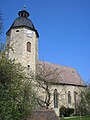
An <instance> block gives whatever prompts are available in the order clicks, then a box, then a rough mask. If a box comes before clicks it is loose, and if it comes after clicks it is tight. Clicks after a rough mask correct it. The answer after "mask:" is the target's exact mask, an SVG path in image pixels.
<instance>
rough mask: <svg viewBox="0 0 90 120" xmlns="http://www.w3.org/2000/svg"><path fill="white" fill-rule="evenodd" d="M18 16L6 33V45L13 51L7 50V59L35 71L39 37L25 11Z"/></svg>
mask: <svg viewBox="0 0 90 120" xmlns="http://www.w3.org/2000/svg"><path fill="white" fill-rule="evenodd" d="M18 15H19V17H18V18H16V19H15V21H14V22H13V24H12V25H11V27H10V29H9V30H8V31H7V33H6V36H7V44H6V45H7V47H8V46H11V47H12V49H13V51H12V50H11V49H10V50H9V52H8V58H9V59H15V60H16V62H18V63H21V64H22V65H23V66H24V67H27V68H28V69H31V70H32V71H35V70H36V62H37V60H38V38H39V35H38V32H37V30H36V29H35V27H34V25H33V23H32V21H31V20H30V19H29V18H28V17H29V13H28V12H27V11H26V10H25V9H24V10H22V11H19V13H18Z"/></svg>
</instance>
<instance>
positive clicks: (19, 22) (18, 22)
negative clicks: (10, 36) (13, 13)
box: [6, 10, 39, 37]
mask: <svg viewBox="0 0 90 120" xmlns="http://www.w3.org/2000/svg"><path fill="white" fill-rule="evenodd" d="M18 15H19V17H18V18H16V19H15V20H14V22H13V24H12V25H11V27H10V29H12V28H16V27H27V28H28V29H31V30H33V31H35V32H36V35H37V37H39V35H38V32H37V30H36V29H35V27H34V25H33V23H32V21H31V20H30V19H29V18H28V16H29V13H28V12H27V11H26V10H22V11H20V12H19V13H18ZM10 29H9V30H10ZM9 30H8V31H7V33H8V32H9ZM7 33H6V34H7Z"/></svg>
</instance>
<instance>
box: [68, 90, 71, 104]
mask: <svg viewBox="0 0 90 120" xmlns="http://www.w3.org/2000/svg"><path fill="white" fill-rule="evenodd" d="M68 103H71V92H70V91H68Z"/></svg>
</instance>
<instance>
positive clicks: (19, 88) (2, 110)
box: [0, 57, 35, 120]
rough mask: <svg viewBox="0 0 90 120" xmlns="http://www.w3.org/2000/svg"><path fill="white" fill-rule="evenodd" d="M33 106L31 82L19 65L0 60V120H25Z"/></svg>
mask: <svg viewBox="0 0 90 120" xmlns="http://www.w3.org/2000/svg"><path fill="white" fill-rule="evenodd" d="M34 106H35V99H34V96H33V90H32V84H31V81H30V80H29V79H28V78H27V76H26V75H25V72H24V68H23V67H22V66H21V64H16V63H15V61H14V60H13V61H12V60H7V59H6V58H5V57H2V58H1V59H0V119H1V120H20V119H21V118H26V117H27V116H28V114H30V113H31V111H32V109H33V108H34Z"/></svg>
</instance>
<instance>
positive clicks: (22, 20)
mask: <svg viewBox="0 0 90 120" xmlns="http://www.w3.org/2000/svg"><path fill="white" fill-rule="evenodd" d="M18 26H26V27H29V28H31V29H35V28H34V25H33V23H32V21H31V20H30V19H28V18H26V17H18V18H16V19H15V21H14V22H13V24H12V26H11V27H18Z"/></svg>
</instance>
